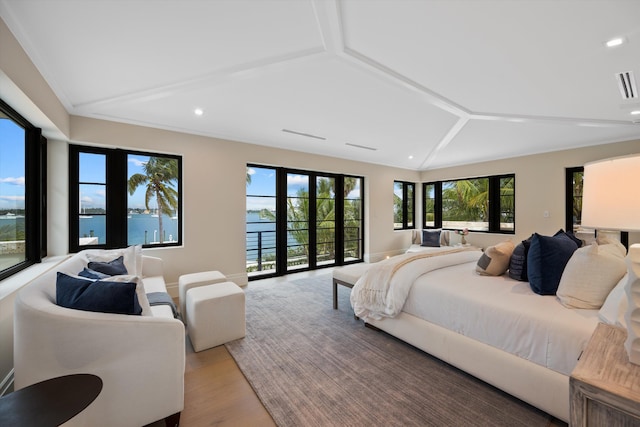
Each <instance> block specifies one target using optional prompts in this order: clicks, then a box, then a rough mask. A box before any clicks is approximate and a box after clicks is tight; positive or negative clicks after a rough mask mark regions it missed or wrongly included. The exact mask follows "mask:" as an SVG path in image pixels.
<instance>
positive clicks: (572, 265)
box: [556, 243, 627, 309]
mask: <svg viewBox="0 0 640 427" xmlns="http://www.w3.org/2000/svg"><path fill="white" fill-rule="evenodd" d="M625 255H626V249H625V248H624V246H622V245H621V244H619V243H618V244H615V243H609V244H605V245H598V244H597V243H593V244H592V245H590V246H585V247H582V248H579V249H578V250H576V251H575V252H574V253H573V255H572V256H571V258H570V259H569V262H568V263H567V265H566V266H565V268H564V272H563V273H562V278H561V279H560V285H559V286H558V291H557V292H556V295H557V296H558V298H559V299H560V302H561V303H562V305H564V306H565V307H568V308H587V309H596V308H600V307H602V304H603V303H604V302H605V300H606V298H607V296H608V295H609V293H610V292H611V290H612V289H613V288H614V287H615V286H616V284H617V283H618V282H619V281H620V279H621V278H622V276H624V273H625V271H626V270H627V267H626V264H625V262H624V257H625Z"/></svg>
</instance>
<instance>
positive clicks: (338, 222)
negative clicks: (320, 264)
mask: <svg viewBox="0 0 640 427" xmlns="http://www.w3.org/2000/svg"><path fill="white" fill-rule="evenodd" d="M344 178H345V177H344V176H341V177H336V178H335V189H336V194H335V202H334V203H335V205H334V206H335V228H334V230H335V237H334V239H335V240H334V241H335V243H334V245H335V264H336V265H342V264H344V197H345V196H344Z"/></svg>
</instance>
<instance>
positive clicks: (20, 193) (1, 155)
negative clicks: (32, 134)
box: [0, 119, 25, 211]
mask: <svg viewBox="0 0 640 427" xmlns="http://www.w3.org/2000/svg"><path fill="white" fill-rule="evenodd" d="M24 169H25V158H24V129H23V128H22V127H20V126H18V125H16V124H15V123H14V122H13V121H12V120H9V119H0V210H10V211H12V210H16V209H24V194H25V190H24Z"/></svg>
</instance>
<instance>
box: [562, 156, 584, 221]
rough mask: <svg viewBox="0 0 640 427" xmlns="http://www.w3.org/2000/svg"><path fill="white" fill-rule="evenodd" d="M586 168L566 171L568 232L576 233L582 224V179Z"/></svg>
mask: <svg viewBox="0 0 640 427" xmlns="http://www.w3.org/2000/svg"><path fill="white" fill-rule="evenodd" d="M583 177H584V167H582V166H580V167H576V168H567V169H566V181H565V187H566V191H565V194H566V197H567V200H566V208H567V214H566V230H567V231H568V232H576V231H577V230H578V229H579V228H580V224H582V179H583Z"/></svg>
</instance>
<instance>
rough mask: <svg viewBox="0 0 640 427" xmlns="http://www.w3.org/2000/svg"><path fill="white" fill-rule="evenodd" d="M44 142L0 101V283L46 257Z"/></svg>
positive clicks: (20, 117) (26, 122)
mask: <svg viewBox="0 0 640 427" xmlns="http://www.w3.org/2000/svg"><path fill="white" fill-rule="evenodd" d="M45 177H46V139H44V138H43V137H42V135H41V131H40V129H38V128H36V127H34V126H33V125H31V124H30V123H29V122H28V121H27V120H26V119H24V118H23V117H22V116H21V115H20V114H18V113H17V112H16V111H15V110H13V109H12V108H11V107H10V106H9V105H7V104H6V103H4V101H2V100H0V280H1V279H4V278H6V277H8V276H10V275H12V274H14V273H17V272H18V271H20V270H22V269H24V268H26V267H28V266H30V265H32V264H34V263H36V262H40V260H41V258H42V257H43V256H45V255H46V246H47V244H46V237H45V236H46V210H45V201H46V193H45V189H46V181H45Z"/></svg>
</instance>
